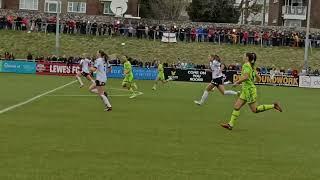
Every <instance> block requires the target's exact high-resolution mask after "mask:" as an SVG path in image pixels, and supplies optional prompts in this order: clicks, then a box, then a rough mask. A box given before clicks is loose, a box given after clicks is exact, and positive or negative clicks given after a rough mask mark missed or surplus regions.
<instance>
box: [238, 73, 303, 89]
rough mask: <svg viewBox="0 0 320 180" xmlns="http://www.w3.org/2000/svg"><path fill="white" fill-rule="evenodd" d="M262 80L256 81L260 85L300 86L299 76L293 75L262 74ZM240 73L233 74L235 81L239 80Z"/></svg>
mask: <svg viewBox="0 0 320 180" xmlns="http://www.w3.org/2000/svg"><path fill="white" fill-rule="evenodd" d="M260 76H261V80H260V81H259V82H258V83H256V84H260V85H273V86H289V87H298V86H299V77H293V76H287V75H284V76H275V77H273V78H271V76H270V75H260ZM239 78H240V74H234V75H233V82H235V81H237V80H239Z"/></svg>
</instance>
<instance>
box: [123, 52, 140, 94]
mask: <svg viewBox="0 0 320 180" xmlns="http://www.w3.org/2000/svg"><path fill="white" fill-rule="evenodd" d="M122 59H124V64H123V75H124V79H123V81H122V87H123V88H127V89H128V90H129V91H130V92H131V93H132V95H131V96H130V99H132V98H135V97H137V96H138V95H137V94H136V93H135V91H134V90H137V89H138V87H137V85H136V83H135V82H134V81H133V80H134V77H133V72H132V66H131V63H130V61H129V60H128V57H127V56H123V57H122Z"/></svg>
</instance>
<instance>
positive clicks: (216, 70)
mask: <svg viewBox="0 0 320 180" xmlns="http://www.w3.org/2000/svg"><path fill="white" fill-rule="evenodd" d="M210 68H211V71H212V79H217V78H220V77H222V76H223V74H222V72H221V63H220V62H219V61H217V60H213V61H212V62H210Z"/></svg>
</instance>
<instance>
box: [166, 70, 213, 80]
mask: <svg viewBox="0 0 320 180" xmlns="http://www.w3.org/2000/svg"><path fill="white" fill-rule="evenodd" d="M164 74H165V77H166V78H172V79H173V80H176V81H189V82H210V81H211V73H209V72H206V71H205V70H193V69H189V70H187V69H173V68H165V69H164Z"/></svg>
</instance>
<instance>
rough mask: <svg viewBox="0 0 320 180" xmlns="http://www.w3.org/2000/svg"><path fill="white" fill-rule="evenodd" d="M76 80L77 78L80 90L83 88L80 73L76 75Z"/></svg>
mask: <svg viewBox="0 0 320 180" xmlns="http://www.w3.org/2000/svg"><path fill="white" fill-rule="evenodd" d="M76 78H77V80H78V82H79V83H80V88H82V87H83V86H84V84H83V82H82V79H81V73H80V72H78V73H77V74H76Z"/></svg>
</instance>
